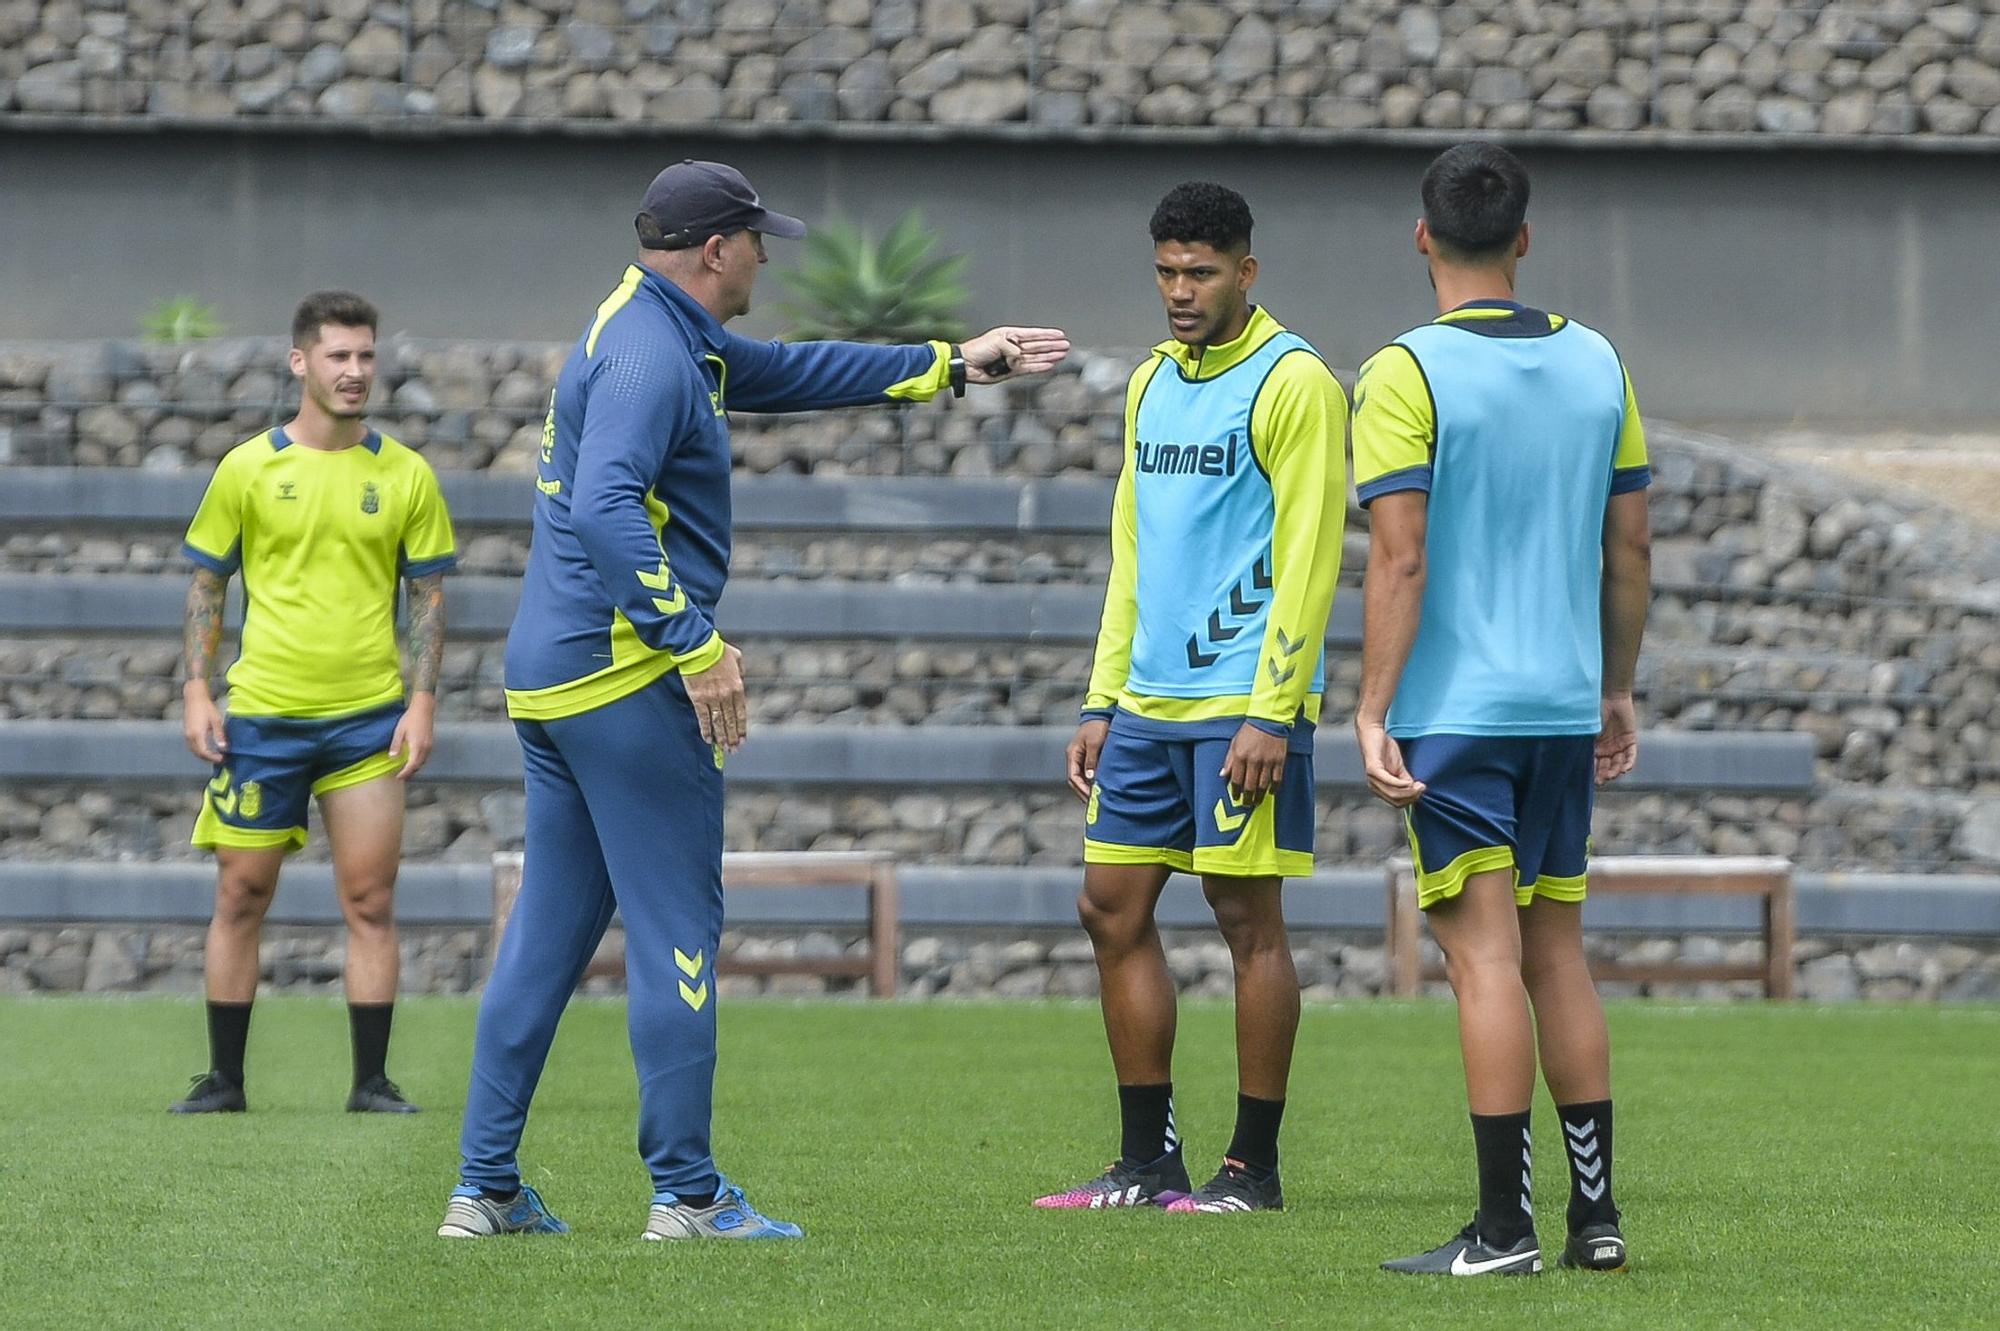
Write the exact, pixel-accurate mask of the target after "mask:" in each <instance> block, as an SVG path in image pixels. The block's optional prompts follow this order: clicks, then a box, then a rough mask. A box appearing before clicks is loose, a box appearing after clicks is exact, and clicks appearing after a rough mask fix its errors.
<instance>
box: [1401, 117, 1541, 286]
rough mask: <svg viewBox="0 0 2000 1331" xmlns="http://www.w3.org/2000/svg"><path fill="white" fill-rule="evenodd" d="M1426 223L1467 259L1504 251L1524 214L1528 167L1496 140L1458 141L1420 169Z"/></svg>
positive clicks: (1439, 237)
mask: <svg viewBox="0 0 2000 1331" xmlns="http://www.w3.org/2000/svg"><path fill="white" fill-rule="evenodd" d="M1423 196H1424V221H1425V223H1427V224H1428V225H1429V227H1430V233H1431V235H1432V236H1434V237H1435V238H1436V239H1438V240H1441V241H1443V242H1444V244H1445V247H1446V248H1447V249H1448V250H1450V251H1452V252H1453V253H1455V254H1457V255H1460V256H1462V257H1464V258H1467V259H1486V258H1492V257H1494V256H1496V255H1500V254H1504V253H1505V252H1506V251H1507V248H1508V247H1509V246H1510V245H1512V244H1513V243H1514V239H1515V237H1517V236H1519V235H1520V234H1521V223H1522V222H1523V221H1525V220H1526V218H1527V216H1528V170H1527V168H1526V167H1524V166H1522V165H1521V160H1520V159H1519V158H1518V157H1516V156H1514V154H1513V153H1510V152H1508V151H1507V150H1506V149H1505V148H1502V147H1501V146H1500V145H1499V144H1497V143H1461V144H1458V145H1456V146H1455V147H1451V148H1447V149H1445V150H1444V151H1443V152H1442V153H1439V154H1438V157H1437V160H1436V161H1434V162H1432V163H1431V165H1430V169H1429V170H1428V171H1425V172H1424V186H1423Z"/></svg>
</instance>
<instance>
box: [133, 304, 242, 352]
mask: <svg viewBox="0 0 2000 1331" xmlns="http://www.w3.org/2000/svg"><path fill="white" fill-rule="evenodd" d="M139 331H141V332H142V333H144V334H145V335H146V336H147V337H148V338H150V339H152V340H153V341H155V342H199V341H200V340H202V339H203V338H206V337H220V336H221V335H222V331H223V328H222V319H221V316H219V315H217V314H216V312H215V309H214V307H213V306H209V305H205V304H203V303H202V302H201V301H198V300H196V299H195V298H194V297H193V296H172V297H169V298H168V299H166V300H163V301H160V302H159V303H157V304H155V305H154V306H153V308H151V309H150V310H147V311H146V313H145V315H144V316H143V317H141V318H140V320H139Z"/></svg>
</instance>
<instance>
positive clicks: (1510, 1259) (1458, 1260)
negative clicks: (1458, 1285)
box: [1451, 1248, 1535, 1276]
mask: <svg viewBox="0 0 2000 1331" xmlns="http://www.w3.org/2000/svg"><path fill="white" fill-rule="evenodd" d="M1534 1256H1535V1254H1534V1253H1533V1252H1517V1253H1511V1254H1509V1255H1508V1256H1506V1257H1495V1258H1493V1259H1491V1260H1490V1261H1484V1262H1468V1261H1466V1260H1465V1250H1464V1249H1462V1248H1461V1249H1460V1250H1459V1252H1458V1255H1457V1256H1455V1257H1453V1258H1452V1259H1451V1273H1452V1274H1453V1275H1455V1276H1483V1275H1485V1274H1486V1273H1487V1272H1489V1271H1498V1270H1499V1269H1500V1268H1501V1267H1503V1266H1517V1265H1519V1264H1520V1263H1522V1262H1525V1261H1530V1260H1532V1259H1533V1258H1534Z"/></svg>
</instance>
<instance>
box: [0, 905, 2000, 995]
mask: <svg viewBox="0 0 2000 1331" xmlns="http://www.w3.org/2000/svg"><path fill="white" fill-rule="evenodd" d="M606 941H607V945H608V946H611V947H616V946H618V938H617V931H616V930H614V931H613V933H612V936H611V937H610V938H608V939H607V940H606ZM1163 941H1164V942H1165V944H1166V947H1167V965H1168V968H1169V970H1170V971H1171V973H1172V975H1173V977H1174V983H1175V985H1176V986H1177V987H1178V988H1179V990H1180V992H1182V993H1183V994H1186V995H1188V996H1189V997H1191V998H1228V997H1231V995H1232V992H1233V988H1234V976H1233V971H1232V967H1231V965H1230V959H1229V949H1228V948H1227V947H1226V946H1224V945H1223V943H1222V942H1221V941H1220V940H1219V939H1217V938H1216V936H1215V935H1214V934H1213V933H1211V932H1196V931H1186V930H1168V931H1166V932H1165V933H1164V936H1163ZM203 943H204V938H203V931H202V930H201V929H200V928H198V927H189V926H184V925H183V926H173V925H157V926H146V927H139V926H132V925H102V926H79V925H62V924H45V925H37V924H24V925H15V926H12V927H7V928H0V994H10V993H36V992H42V993H77V992H82V993H120V992H139V991H143V992H156V993H184V994H193V993H199V992H201V987H202V969H201V966H202V952H203ZM487 946H488V934H487V931H486V930H483V929H463V928H412V927H408V926H405V927H404V929H403V930H402V952H403V956H402V983H401V990H402V992H403V993H405V994H424V993H437V994H462V993H469V992H471V991H473V990H475V989H476V988H477V987H478V986H479V985H480V983H481V982H482V981H483V980H484V978H485V975H486V971H487V968H488V965H489V961H488V957H487ZM865 947H866V940H864V939H862V938H859V937H857V936H855V935H854V934H853V933H851V932H850V931H844V930H813V931H810V932H807V933H804V934H799V933H787V934H770V933H765V932H761V931H754V930H741V929H735V930H729V931H727V932H725V933H724V934H723V937H722V957H723V958H724V965H725V966H726V965H727V959H728V958H731V957H737V958H742V959H745V960H749V959H753V958H754V959H760V960H763V959H774V958H781V959H782V958H794V957H798V958H821V957H837V956H844V955H860V954H861V953H862V952H863V951H864V950H865ZM1423 947H1424V949H1425V954H1426V957H1427V959H1429V960H1432V961H1435V960H1436V958H1437V952H1436V945H1435V944H1433V943H1432V942H1430V940H1429V939H1428V938H1426V939H1425V941H1424V944H1423ZM1587 947H1588V949H1589V950H1590V952H1591V955H1592V957H1593V959H1602V960H1607V961H1610V960H1615V961H1620V962H1631V963H1644V964H1649V965H1658V964H1660V963H1662V962H1669V961H1687V962H1731V963H1736V964H1751V963H1754V962H1756V961H1758V960H1760V959H1761V957H1762V952H1763V945H1762V943H1761V942H1760V941H1758V940H1757V939H1754V938H1734V937H1718V936H1714V935H1707V934H1694V935H1690V936H1687V937H1683V938H1646V937H1634V936H1624V935H1593V936H1592V937H1591V938H1590V939H1589V940H1588V942H1587ZM344 953H345V940H344V938H343V936H342V933H341V931H340V930H339V929H337V928H325V927H320V928H311V927H278V926H273V927H271V928H269V929H266V930H265V933H264V946H263V967H262V980H263V984H264V987H265V989H266V990H267V991H268V990H272V989H283V990H291V991H293V992H303V993H323V994H334V993H338V992H339V991H340V983H341V965H342V961H343V957H344ZM1797 959H1798V962H1799V969H1798V990H1799V994H1800V996H1801V997H1803V998H1806V999H1808V1000H1814V1001H1819V1002H1845V1001H1854V1000H1881V1001H1889V1002H1897V1001H1908V1000H1911V999H1916V1000H1920V1001H1930V1000H1938V999H1942V1000H1944V1001H1947V1002H1962V1001H1990V1000H1993V999H1996V998H2000V947H1996V946H1994V945H1993V944H1992V943H1991V942H1990V941H1989V942H1987V943H1985V944H1983V945H1981V946H1968V945H1967V944H1965V943H1962V942H1957V941H1951V940H1940V939H1934V938H1926V939H1883V938H1834V937H1829V938H1805V939H1801V940H1800V942H1799V945H1798V948H1797ZM1292 960H1293V964H1294V965H1295V966H1296V967H1297V969H1298V973H1299V983H1300V987H1301V988H1302V990H1303V991H1304V997H1305V1000H1306V1001H1307V1002H1309V1003H1311V1002H1337V1001H1340V1000H1342V999H1353V998H1365V997H1370V996H1373V995H1377V994H1380V993H1382V992H1384V989H1385V979H1386V966H1385V961H1384V954H1383V948H1382V938H1381V935H1380V934H1379V933H1369V934H1362V933H1355V934H1345V933H1320V932H1296V931H1295V932H1294V933H1293V935H1292ZM901 972H902V973H901V980H900V985H901V988H900V992H901V993H902V995H903V996H904V997H907V998H931V997H943V998H988V997H1009V998H1043V997H1054V998H1075V999H1090V998H1094V997H1095V996H1096V994H1097V968H1096V966H1095V965H1094V964H1093V963H1092V960H1091V951H1090V943H1089V940H1087V939H1086V938H1084V937H1083V936H1082V933H1081V931H1080V930H1037V931H1034V932H1033V933H1032V934H1029V935H1025V936H1024V935H1023V934H1021V933H1019V932H1009V933H1004V934H1002V933H998V932H993V931H975V930H959V931H951V932H929V931H926V932H920V933H917V934H915V935H913V936H910V937H907V938H905V939H904V942H903V949H902V967H901ZM717 987H718V989H719V991H720V992H721V994H722V995H723V996H724V997H727V998H735V997H740V996H746V995H752V994H773V995H786V996H805V995H818V994H828V993H846V994H858V993H861V992H865V990H864V988H863V987H862V986H861V985H860V984H858V983H857V982H855V981H850V980H844V979H834V980H829V979H826V978H824V977H821V976H816V975H777V976H769V977H754V976H744V975H725V976H723V977H722V979H721V980H720V981H719V982H718V986H717ZM1599 987H1600V988H1601V989H1602V990H1603V991H1604V993H1605V994H1606V996H1608V997H1625V996H1632V995H1639V994H1643V995H1645V996H1647V997H1656V998H1695V999H1739V998H1754V997H1757V996H1758V995H1759V994H1760V993H1761V992H1762V990H1761V989H1760V987H1759V986H1758V985H1757V984H1756V983H1755V982H1749V981H1727V982H1718V981H1683V982H1660V983H1652V984H1647V985H1643V986H1641V985H1635V984H1630V983H1626V982H1622V981H1621V982H1606V983H1605V984H1603V985H1600V986H1599ZM1427 988H1429V989H1430V990H1431V991H1432V992H1434V993H1439V994H1442V993H1444V992H1446V990H1445V987H1444V986H1443V985H1440V984H1435V983H1434V984H1431V985H1429V986H1427ZM584 990H585V992H587V993H595V994H613V993H619V992H622V991H623V985H622V984H621V983H620V982H619V981H617V980H615V979H612V978H610V977H604V976H595V977H592V978H591V979H590V980H588V981H587V982H586V983H585V985H584Z"/></svg>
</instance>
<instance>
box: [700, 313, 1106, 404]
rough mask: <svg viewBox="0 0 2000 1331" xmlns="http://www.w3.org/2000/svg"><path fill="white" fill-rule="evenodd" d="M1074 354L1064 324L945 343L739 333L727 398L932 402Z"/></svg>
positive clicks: (727, 350)
mask: <svg viewBox="0 0 2000 1331" xmlns="http://www.w3.org/2000/svg"><path fill="white" fill-rule="evenodd" d="M955 350H956V351H957V352H958V353H959V354H958V356H957V357H956V358H954V355H953V353H954V351H955ZM1067 355H1069V336H1068V334H1066V333H1064V332H1063V331H1062V330H1061V329H1060V328H1016V327H1011V326H1009V327H1002V328H992V329H988V330H987V331H986V332H984V333H981V334H980V335H979V336H978V337H975V338H971V339H970V340H968V341H966V342H965V343H963V344H962V345H961V346H960V347H958V348H954V347H953V346H952V344H951V343H949V342H944V341H935V342H927V343H918V344H916V345H913V346H897V347H878V346H873V345H870V344H868V343H865V342H778V341H772V342H759V341H756V340H754V339H752V338H747V337H737V336H736V335H735V334H733V333H732V334H728V335H726V341H725V344H724V346H723V350H722V361H723V365H724V367H725V369H726V370H727V374H726V375H725V376H724V379H723V384H722V399H723V406H724V407H725V408H727V409H728V410H731V411H757V412H765V411H771V412H775V411H815V410H819V409H822V408H826V407H864V406H878V405H881V404H882V403H886V402H928V401H930V400H931V399H932V398H933V397H936V396H937V395H938V394H939V393H942V392H943V391H944V390H945V389H947V388H951V389H954V390H957V389H961V388H963V386H964V385H965V384H997V383H999V382H1000V381H1002V380H1003V379H1010V378H1019V377H1021V376H1023V375H1030V374H1046V373H1047V372H1048V371H1050V370H1053V369H1054V368H1055V367H1056V366H1058V365H1060V364H1062V362H1063V358H1064V357H1065V356H1067ZM955 360H956V365H957V369H956V370H954V362H955Z"/></svg>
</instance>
